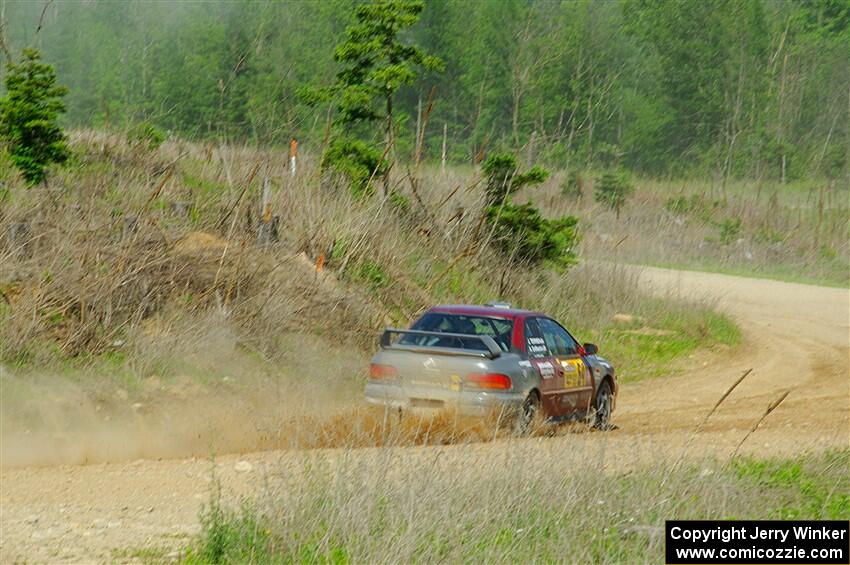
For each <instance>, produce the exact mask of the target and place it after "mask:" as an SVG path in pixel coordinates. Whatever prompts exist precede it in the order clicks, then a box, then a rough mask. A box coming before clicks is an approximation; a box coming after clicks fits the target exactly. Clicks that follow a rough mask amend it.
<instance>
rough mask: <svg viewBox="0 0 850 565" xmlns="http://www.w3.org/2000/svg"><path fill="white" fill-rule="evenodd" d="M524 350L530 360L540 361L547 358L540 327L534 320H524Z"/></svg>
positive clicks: (547, 353) (547, 349) (547, 352)
mask: <svg viewBox="0 0 850 565" xmlns="http://www.w3.org/2000/svg"><path fill="white" fill-rule="evenodd" d="M525 350H526V352H528V357H529V358H530V359H541V358H543V357H548V356H549V348H547V347H546V341H545V340H544V339H543V334H542V333H541V332H540V326H538V324H537V320H536V319H535V318H528V319H526V320H525Z"/></svg>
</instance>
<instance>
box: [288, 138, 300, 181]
mask: <svg viewBox="0 0 850 565" xmlns="http://www.w3.org/2000/svg"><path fill="white" fill-rule="evenodd" d="M297 154H298V142H297V141H295V138H294V137H293V138H292V141H290V142H289V174H290V175H291V176H293V177H294V176H295V157H296V155H297Z"/></svg>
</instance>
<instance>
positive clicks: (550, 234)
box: [482, 153, 578, 268]
mask: <svg viewBox="0 0 850 565" xmlns="http://www.w3.org/2000/svg"><path fill="white" fill-rule="evenodd" d="M482 168H483V170H484V173H485V174H486V175H487V186H486V187H485V190H486V194H487V204H488V205H487V208H486V210H485V214H486V219H487V223H488V224H489V225H490V227H491V233H492V234H493V243H494V244H495V245H496V247H497V248H498V249H500V250H501V251H502V252H503V253H504V254H505V255H506V256H507V257H508V258H509V259H511V260H514V261H518V262H521V263H526V264H531V265H536V264H539V263H548V264H550V265H551V266H553V267H555V268H566V267H569V266H570V265H572V264H574V263H575V261H576V257H575V253H574V248H575V246H576V244H577V243H578V231H577V226H578V218H576V217H574V216H565V217H563V218H558V219H555V220H549V219H546V218H544V217H543V216H542V215H541V214H540V211H539V210H538V209H537V208H535V207H534V206H533V205H531V204H530V203H526V204H514V203H512V202H510V196H511V195H512V194H513V193H515V192H517V191H518V190H519V189H521V188H522V187H524V186H533V185H536V184H540V183H541V182H543V181H545V180H546V178H547V177H548V176H549V171H547V170H546V169H544V168H542V167H538V166H534V167H531V168H530V169H529V170H528V171H526V172H524V173H519V172H518V169H519V167H518V165H517V160H516V157H514V156H513V155H512V154H510V153H492V154H490V155H489V156H488V157H487V160H486V161H484V165H483V167H482Z"/></svg>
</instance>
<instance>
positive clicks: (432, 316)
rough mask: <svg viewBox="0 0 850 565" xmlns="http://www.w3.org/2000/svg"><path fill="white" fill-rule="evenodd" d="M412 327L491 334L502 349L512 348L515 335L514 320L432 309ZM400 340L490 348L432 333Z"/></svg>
mask: <svg viewBox="0 0 850 565" xmlns="http://www.w3.org/2000/svg"><path fill="white" fill-rule="evenodd" d="M410 329H412V330H420V331H425V332H445V333H452V334H466V335H488V336H490V337H492V338H493V340H494V341H495V342H496V343H497V344H499V347H500V348H502V351H508V350H510V348H511V335H512V334H513V329H514V322H513V320H505V319H503V318H489V317H486V316H466V315H463V314H444V313H440V312H428V313H427V314H425V315H424V316H422V317H421V318H419V319H418V320H417V321H416V322H415V323H414V324H413V326H411V328H410ZM399 343H401V344H404V345H425V346H437V347H460V348H464V347H465V348H466V349H481V350H486V349H487V348H486V347H485V346H484V344H483V343H482V342H480V341H477V340H476V341H470V340H466V341H462V340H460V339H457V338H452V337H438V336H429V335H405V336H403V337H402V338H401V339H400V340H399Z"/></svg>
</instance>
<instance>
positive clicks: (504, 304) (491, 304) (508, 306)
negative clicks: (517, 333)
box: [484, 302, 513, 310]
mask: <svg viewBox="0 0 850 565" xmlns="http://www.w3.org/2000/svg"><path fill="white" fill-rule="evenodd" d="M484 306H487V307H490V308H504V309H505V310H510V309H511V308H513V306H511V303H510V302H488V303H487V304H485V305H484Z"/></svg>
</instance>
